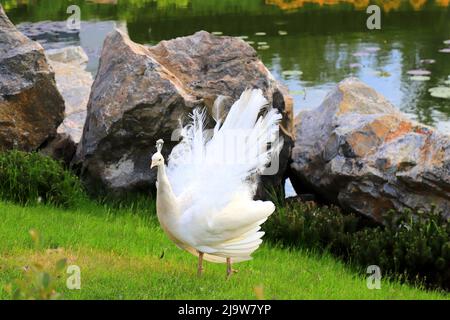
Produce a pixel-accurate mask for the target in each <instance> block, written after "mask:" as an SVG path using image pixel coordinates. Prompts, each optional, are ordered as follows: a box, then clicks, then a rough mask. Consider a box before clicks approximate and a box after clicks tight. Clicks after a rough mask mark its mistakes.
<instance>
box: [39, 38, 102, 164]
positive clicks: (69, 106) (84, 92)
mask: <svg viewBox="0 0 450 320" xmlns="http://www.w3.org/2000/svg"><path fill="white" fill-rule="evenodd" d="M45 55H46V56H47V60H48V61H49V63H50V65H51V66H52V68H53V70H54V71H55V79H56V85H57V87H58V90H59V91H60V92H61V94H62V96H63V98H64V101H65V106H66V108H65V112H64V113H65V117H64V121H63V122H62V123H61V125H60V126H59V127H58V129H57V136H56V137H55V138H54V139H51V141H48V143H47V144H46V145H45V146H43V148H42V149H41V150H40V151H41V152H42V153H44V154H46V155H48V156H50V157H52V158H54V159H57V160H62V161H63V163H65V164H66V165H70V162H71V161H72V159H73V156H74V155H75V151H76V148H77V145H78V143H79V142H80V140H81V135H82V133H83V127H84V123H85V121H86V114H87V111H86V110H87V103H88V101H89V94H90V92H91V86H92V83H93V82H94V80H93V79H92V75H91V73H90V72H88V71H86V64H87V62H88V60H89V58H88V56H87V55H86V53H85V52H84V50H83V49H82V48H81V47H79V46H68V47H64V48H58V49H49V50H46V52H45Z"/></svg>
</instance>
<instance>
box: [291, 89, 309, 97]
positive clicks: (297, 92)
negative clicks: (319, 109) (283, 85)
mask: <svg viewBox="0 0 450 320" xmlns="http://www.w3.org/2000/svg"><path fill="white" fill-rule="evenodd" d="M289 94H290V95H291V96H304V95H305V94H306V91H305V90H291V91H289Z"/></svg>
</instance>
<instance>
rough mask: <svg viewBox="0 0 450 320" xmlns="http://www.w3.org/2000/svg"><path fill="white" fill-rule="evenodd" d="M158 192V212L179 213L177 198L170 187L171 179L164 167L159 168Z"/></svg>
mask: <svg viewBox="0 0 450 320" xmlns="http://www.w3.org/2000/svg"><path fill="white" fill-rule="evenodd" d="M157 179H158V190H157V200H156V205H157V210H158V212H160V213H164V214H167V213H171V214H176V213H178V210H177V202H176V197H175V195H174V193H173V190H172V186H171V185H170V181H169V178H168V177H167V175H166V169H165V166H164V165H160V166H158V177H157Z"/></svg>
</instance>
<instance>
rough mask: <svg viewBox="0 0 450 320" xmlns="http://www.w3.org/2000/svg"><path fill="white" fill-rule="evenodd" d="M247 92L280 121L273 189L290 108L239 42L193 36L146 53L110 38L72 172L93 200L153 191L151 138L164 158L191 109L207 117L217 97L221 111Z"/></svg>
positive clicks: (117, 34)
mask: <svg viewBox="0 0 450 320" xmlns="http://www.w3.org/2000/svg"><path fill="white" fill-rule="evenodd" d="M247 87H257V88H261V89H263V91H264V94H265V95H266V97H267V98H268V100H269V101H270V102H272V103H273V105H274V107H275V108H278V109H279V110H280V111H281V112H282V114H283V123H282V124H281V127H282V130H281V131H282V134H283V135H284V138H285V147H284V149H283V151H282V155H281V160H280V170H279V173H278V174H277V175H275V176H270V177H268V178H265V179H267V181H266V182H267V183H268V184H272V185H277V186H281V185H282V183H283V180H284V172H285V169H286V168H287V165H288V160H289V153H290V149H291V147H292V136H293V118H292V101H291V99H290V98H289V97H288V96H287V94H286V90H285V88H284V87H282V86H281V85H280V84H279V83H277V82H276V81H275V80H274V78H273V77H272V75H271V74H270V72H269V71H268V70H267V68H266V67H265V66H264V65H263V63H262V62H261V61H260V60H259V59H258V57H257V53H256V52H255V50H254V49H253V48H252V47H250V46H249V45H248V44H246V43H245V42H244V41H242V40H240V39H236V38H232V37H217V36H213V35H211V34H209V33H207V32H204V31H201V32H197V33H196V34H194V35H192V36H188V37H181V38H177V39H173V40H170V41H162V42H161V43H159V44H158V45H156V46H154V47H146V46H142V45H139V44H136V43H134V42H132V41H131V40H130V39H129V37H128V36H127V35H126V34H125V33H123V32H121V31H119V30H116V31H114V32H112V33H111V34H110V35H109V36H108V37H107V38H106V40H105V43H104V46H103V50H102V54H101V60H100V67H99V70H98V73H97V76H96V79H95V81H94V84H93V87H92V92H91V96H90V100H89V104H88V115H87V120H86V125H85V127H84V132H83V137H82V139H81V142H80V144H79V146H78V149H77V155H76V159H75V161H74V165H77V166H79V168H80V170H81V177H82V179H83V180H84V181H85V182H86V185H87V186H88V188H89V189H90V190H91V191H93V192H95V193H99V192H111V191H112V192H118V193H121V192H127V191H138V190H142V191H146V192H148V190H149V188H150V187H153V186H154V182H155V180H156V175H155V172H152V171H151V170H150V168H149V161H150V158H151V155H152V154H153V152H155V142H156V140H157V139H159V138H163V139H164V140H165V141H166V144H165V147H164V152H165V155H166V156H167V154H168V153H169V152H170V151H171V149H172V147H173V146H174V145H175V144H176V143H177V142H176V141H171V140H172V139H171V138H172V134H173V131H174V130H175V129H177V128H178V127H179V119H183V118H184V117H186V116H187V114H188V113H190V112H191V111H192V110H193V108H194V107H197V106H206V107H208V109H209V110H210V109H211V107H212V105H213V102H214V100H215V98H216V97H217V96H219V95H223V96H224V99H223V102H224V108H225V110H228V109H229V107H230V106H231V103H232V102H233V101H234V100H235V99H237V98H238V97H239V96H240V94H241V93H242V91H243V90H244V89H246V88H247Z"/></svg>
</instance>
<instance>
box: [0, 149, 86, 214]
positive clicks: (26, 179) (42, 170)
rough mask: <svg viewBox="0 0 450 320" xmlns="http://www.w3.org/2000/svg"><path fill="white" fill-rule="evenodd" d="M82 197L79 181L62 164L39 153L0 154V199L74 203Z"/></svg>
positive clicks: (62, 203)
mask: <svg viewBox="0 0 450 320" xmlns="http://www.w3.org/2000/svg"><path fill="white" fill-rule="evenodd" d="M83 196H84V193H83V190H82V187H81V183H80V182H79V180H78V178H77V177H76V176H75V175H73V174H72V173H71V172H69V171H67V170H66V169H64V168H63V166H62V164H61V163H59V162H57V161H55V160H53V159H51V158H49V157H46V156H44V155H42V154H40V153H36V152H32V153H26V152H22V151H17V150H12V151H6V152H3V153H0V198H1V199H3V200H7V201H13V202H16V203H20V204H28V203H39V202H42V203H48V204H53V205H55V206H60V207H70V206H73V205H75V204H76V203H77V202H78V201H79V200H80V199H81V198H82V197H83Z"/></svg>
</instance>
